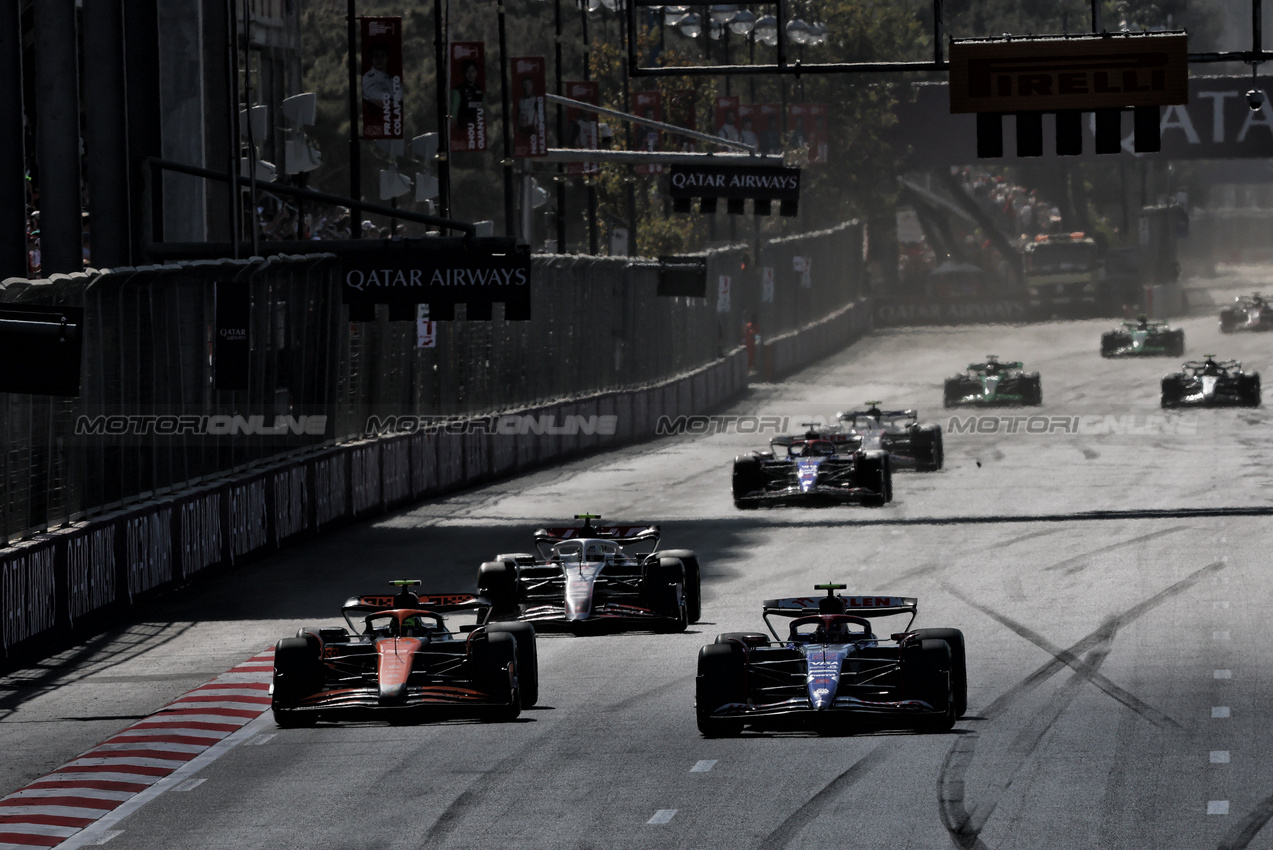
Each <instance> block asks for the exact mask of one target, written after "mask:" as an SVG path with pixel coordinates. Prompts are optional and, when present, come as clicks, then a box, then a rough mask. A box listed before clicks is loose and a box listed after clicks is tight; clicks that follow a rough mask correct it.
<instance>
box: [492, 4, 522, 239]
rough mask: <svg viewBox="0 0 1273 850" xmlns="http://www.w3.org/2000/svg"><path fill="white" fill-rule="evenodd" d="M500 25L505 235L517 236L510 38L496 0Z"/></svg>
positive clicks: (500, 89) (501, 5) (502, 11)
mask: <svg viewBox="0 0 1273 850" xmlns="http://www.w3.org/2000/svg"><path fill="white" fill-rule="evenodd" d="M495 14H496V18H497V20H498V23H499V93H500V107H501V110H502V115H501V116H500V123H501V126H502V127H503V128H504V235H505V236H516V235H517V201H516V198H515V195H514V190H513V127H512V122H511V121H510V120H509V114H508V111H509V102H508V36H507V32H506V29H507V28H506V27H505V25H504V0H496V3H495Z"/></svg>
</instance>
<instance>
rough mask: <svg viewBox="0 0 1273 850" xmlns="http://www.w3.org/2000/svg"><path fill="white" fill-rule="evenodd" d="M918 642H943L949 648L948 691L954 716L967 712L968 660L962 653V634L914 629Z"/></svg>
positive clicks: (950, 631)
mask: <svg viewBox="0 0 1273 850" xmlns="http://www.w3.org/2000/svg"><path fill="white" fill-rule="evenodd" d="M915 636H916V637H918V638H919V639H920V640H944V641H946V643H947V645H949V646H950V691H951V695H952V698H953V699H954V701H955V716H956V717H963V716H964V714H966V713H967V711H968V660H967V656H966V655H965V653H964V633H963V632H961V631H960V630H959V629H916V630H915Z"/></svg>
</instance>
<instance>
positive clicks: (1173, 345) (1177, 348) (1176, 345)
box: [1167, 328, 1185, 357]
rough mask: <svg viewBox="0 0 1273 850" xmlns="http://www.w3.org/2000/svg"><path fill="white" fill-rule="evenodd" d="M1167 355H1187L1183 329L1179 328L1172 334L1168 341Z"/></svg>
mask: <svg viewBox="0 0 1273 850" xmlns="http://www.w3.org/2000/svg"><path fill="white" fill-rule="evenodd" d="M1167 353H1168V354H1169V355H1171V356H1172V357H1183V356H1184V354H1185V332H1184V329H1183V328H1178V329H1177V330H1174V331H1172V332H1171V336H1170V338H1169V339H1168V340H1167Z"/></svg>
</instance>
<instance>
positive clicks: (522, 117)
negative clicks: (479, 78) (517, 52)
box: [512, 56, 548, 158]
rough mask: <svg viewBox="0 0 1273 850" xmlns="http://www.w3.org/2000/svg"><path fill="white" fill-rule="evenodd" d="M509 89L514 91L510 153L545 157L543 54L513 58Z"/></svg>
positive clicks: (545, 127) (546, 143) (519, 155)
mask: <svg viewBox="0 0 1273 850" xmlns="http://www.w3.org/2000/svg"><path fill="white" fill-rule="evenodd" d="M512 66H513V91H515V92H517V123H516V124H515V125H514V128H513V156H515V157H519V158H529V157H539V156H548V122H547V121H546V120H545V119H544V93H545V91H546V88H547V87H546V84H545V82H544V57H542V56H521V57H514V58H513V60H512Z"/></svg>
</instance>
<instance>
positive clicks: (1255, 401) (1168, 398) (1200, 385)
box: [1162, 354, 1260, 407]
mask: <svg viewBox="0 0 1273 850" xmlns="http://www.w3.org/2000/svg"><path fill="white" fill-rule="evenodd" d="M1203 358H1204V359H1202V360H1190V361H1187V362H1185V363H1184V364H1183V365H1182V366H1181V367H1180V371H1179V372H1174V373H1172V374H1170V375H1167V376H1166V377H1164V378H1163V379H1162V406H1163V407H1259V406H1260V373H1259V372H1244V371H1242V364H1241V363H1240V362H1238V361H1237V360H1216V359H1215V355H1212V354H1205V355H1203Z"/></svg>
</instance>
